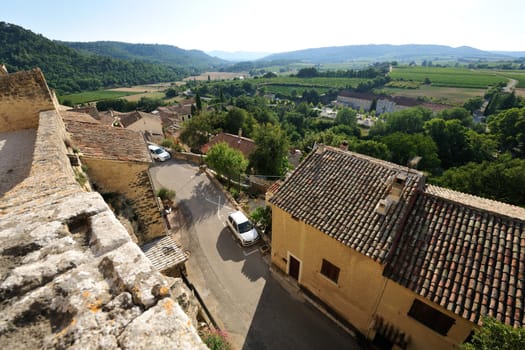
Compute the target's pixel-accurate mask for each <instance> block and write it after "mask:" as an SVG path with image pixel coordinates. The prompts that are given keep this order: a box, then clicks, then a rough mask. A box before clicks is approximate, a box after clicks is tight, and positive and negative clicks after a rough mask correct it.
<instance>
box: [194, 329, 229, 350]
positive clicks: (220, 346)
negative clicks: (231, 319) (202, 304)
mask: <svg viewBox="0 0 525 350" xmlns="http://www.w3.org/2000/svg"><path fill="white" fill-rule="evenodd" d="M201 339H202V341H203V342H204V344H206V346H208V348H210V350H231V349H232V345H231V344H230V342H229V341H228V334H227V333H226V332H224V331H221V330H207V331H204V332H203V333H202V334H201Z"/></svg>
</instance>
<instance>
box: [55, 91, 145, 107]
mask: <svg viewBox="0 0 525 350" xmlns="http://www.w3.org/2000/svg"><path fill="white" fill-rule="evenodd" d="M136 93H137V92H131V91H115V90H96V91H86V92H80V93H77V94H70V95H64V96H60V101H66V100H68V101H70V102H71V103H72V104H74V105H77V104H81V103H87V102H94V101H100V100H108V99H113V98H122V97H125V96H130V95H134V94H136Z"/></svg>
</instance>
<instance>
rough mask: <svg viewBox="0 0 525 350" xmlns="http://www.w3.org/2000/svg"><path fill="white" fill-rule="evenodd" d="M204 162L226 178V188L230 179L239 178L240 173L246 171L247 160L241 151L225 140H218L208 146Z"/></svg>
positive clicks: (229, 184) (229, 183)
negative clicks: (216, 142)
mask: <svg viewBox="0 0 525 350" xmlns="http://www.w3.org/2000/svg"><path fill="white" fill-rule="evenodd" d="M206 164H208V165H209V166H210V167H211V168H212V169H213V170H215V171H216V172H217V173H218V174H219V175H223V176H226V177H227V178H228V189H229V188H230V186H231V179H232V178H235V179H240V176H241V173H243V172H244V171H246V167H247V166H248V160H246V158H244V155H243V154H242V152H241V151H238V150H236V149H233V148H231V147H230V146H228V144H227V143H226V142H220V143H218V144H216V145H213V147H211V148H210V150H209V151H208V153H206Z"/></svg>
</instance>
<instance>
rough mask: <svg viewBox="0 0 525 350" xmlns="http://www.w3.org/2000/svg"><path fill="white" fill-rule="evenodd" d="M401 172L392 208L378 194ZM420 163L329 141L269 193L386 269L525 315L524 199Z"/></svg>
mask: <svg viewBox="0 0 525 350" xmlns="http://www.w3.org/2000/svg"><path fill="white" fill-rule="evenodd" d="M397 174H400V175H403V174H406V176H407V177H406V185H405V190H403V191H402V192H401V199H400V200H399V202H398V203H397V204H395V203H394V204H393V206H392V207H391V208H390V210H389V211H387V213H386V215H381V214H379V213H378V212H377V209H376V204H377V203H378V202H379V200H381V199H383V198H385V197H386V195H387V194H388V192H389V186H388V184H389V183H390V182H391V178H392V177H393V176H396V175H397ZM423 185H424V177H423V176H422V174H420V173H419V172H416V171H413V170H410V171H409V170H408V169H407V168H404V167H400V166H397V165H395V164H391V163H387V162H383V161H380V160H377V159H374V158H370V157H366V156H362V155H358V154H355V153H351V152H345V151H342V150H339V149H334V148H329V147H326V148H325V150H324V151H322V147H321V148H320V149H318V150H316V151H314V152H312V153H311V154H310V155H308V157H307V158H306V159H305V160H304V161H303V162H302V163H301V164H300V165H299V167H298V168H297V169H296V170H295V171H294V172H293V173H292V175H291V176H290V177H289V178H288V179H286V180H285V181H284V183H283V184H281V185H280V187H279V189H278V191H277V192H276V193H275V194H274V195H273V197H271V199H270V200H269V201H270V203H272V204H274V205H275V206H277V207H279V208H281V209H282V210H284V211H286V212H287V213H289V214H290V215H291V216H292V218H295V219H298V220H301V221H303V222H305V223H306V224H309V225H311V226H313V227H315V228H317V229H318V230H320V231H321V232H323V233H325V234H327V235H329V236H331V237H333V238H334V239H336V240H338V241H340V242H341V243H343V244H345V245H347V246H349V247H351V248H353V249H355V250H357V251H359V252H361V253H362V254H364V255H366V256H369V257H371V258H372V259H374V260H376V261H378V262H380V263H382V264H385V269H384V272H383V273H384V275H385V277H387V278H390V279H392V280H394V281H396V282H397V283H399V284H401V285H402V286H404V287H406V288H408V289H410V290H412V291H414V292H415V293H417V294H419V295H421V296H422V297H424V298H427V299H429V300H431V301H433V302H435V303H437V304H439V305H441V306H442V307H444V308H445V309H447V310H450V311H451V312H454V313H455V314H457V315H459V316H460V317H463V318H465V319H467V320H470V321H471V322H474V323H479V322H480V320H481V317H482V316H484V315H491V316H494V317H496V318H497V319H499V320H501V321H502V322H504V323H506V324H509V325H512V326H515V327H523V326H524V325H525V298H524V292H525V272H524V271H525V209H523V208H519V207H516V206H512V205H509V204H505V203H500V202H497V201H493V200H489V199H485V198H480V197H476V196H472V195H468V194H464V193H459V192H455V191H452V190H449V189H445V188H440V187H436V186H428V187H427V188H426V189H423Z"/></svg>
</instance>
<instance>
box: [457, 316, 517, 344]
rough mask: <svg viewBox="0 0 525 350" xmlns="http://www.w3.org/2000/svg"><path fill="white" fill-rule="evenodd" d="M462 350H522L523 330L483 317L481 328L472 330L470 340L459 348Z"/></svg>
mask: <svg viewBox="0 0 525 350" xmlns="http://www.w3.org/2000/svg"><path fill="white" fill-rule="evenodd" d="M460 348H461V349H462V350H496V349H497V350H522V349H525V328H513V327H511V326H507V325H505V324H503V323H501V322H499V321H497V320H496V319H494V318H491V317H484V318H483V326H482V327H480V328H477V329H475V330H474V335H473V337H472V340H470V341H469V342H466V343H464V344H462V345H461V346H460Z"/></svg>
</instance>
